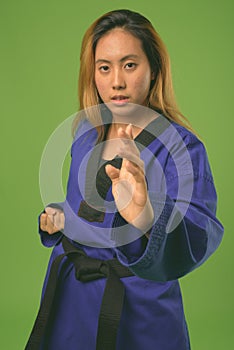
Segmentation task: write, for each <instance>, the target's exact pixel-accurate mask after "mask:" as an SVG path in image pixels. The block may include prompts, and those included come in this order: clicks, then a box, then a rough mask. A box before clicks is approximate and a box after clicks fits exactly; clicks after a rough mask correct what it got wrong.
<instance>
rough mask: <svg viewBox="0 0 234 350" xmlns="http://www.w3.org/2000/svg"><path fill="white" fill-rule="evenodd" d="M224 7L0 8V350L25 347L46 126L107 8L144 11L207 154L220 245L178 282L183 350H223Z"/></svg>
mask: <svg viewBox="0 0 234 350" xmlns="http://www.w3.org/2000/svg"><path fill="white" fill-rule="evenodd" d="M233 4H234V3H233V1H231V0H230V1H228V0H223V1H212V0H207V1H205V0H196V1H188V0H178V1H174V0H171V1H167V0H154V1H149V0H145V1H131V0H126V1H115V2H111V1H102V2H95V1H88V0H87V1H84V2H82V1H78V0H76V1H75V0H68V1H59V0H47V1H45V0H41V1H40V2H39V1H35V0H31V1H29V0H21V1H17V0H9V1H8V2H6V1H5V2H3V1H1V4H0V16H1V18H0V26H1V36H2V38H1V41H0V45H1V65H0V81H1V104H0V109H1V137H0V139H1V181H0V193H1V211H0V213H1V250H0V259H1V265H0V266H1V288H0V293H1V295H0V303H1V305H0V332H1V337H0V348H1V349H3V350H17V349H23V348H24V344H25V342H26V339H27V337H28V335H29V331H30V330H31V327H32V323H33V321H34V318H35V315H36V312H37V309H38V305H39V300H40V293H41V287H42V283H43V279H44V274H45V269H46V266H47V262H48V258H49V254H50V250H49V249H46V248H44V247H42V246H41V245H40V241H39V237H38V235H37V215H38V213H39V212H40V211H41V209H42V207H43V205H42V201H41V198H40V190H39V183H38V174H39V164H40V158H41V154H42V151H43V147H44V146H45V144H46V142H47V139H48V138H49V136H50V135H51V133H52V132H53V130H54V129H55V128H56V127H57V126H58V125H59V124H60V123H61V122H62V121H63V120H64V119H66V118H67V117H68V116H70V115H71V114H73V113H74V112H75V111H76V110H77V106H78V103H77V75H78V66H79V50H80V43H81V38H82V36H83V34H84V32H85V29H86V28H87V27H88V26H89V25H90V24H91V23H92V22H93V21H94V20H95V19H96V18H97V17H98V16H100V15H101V14H102V13H105V12H107V11H109V10H111V9H116V8H130V9H133V10H136V11H139V12H141V13H142V14H144V15H145V16H146V17H148V18H149V19H150V20H151V21H152V23H153V24H154V26H155V27H156V29H157V30H158V32H159V33H160V35H161V37H162V39H163V40H164V42H165V43H166V45H167V48H168V51H169V53H170V56H171V61H172V70H173V79H174V85H175V90H176V95H177V99H178V102H179V105H180V107H181V110H182V112H183V113H184V114H185V115H186V116H187V117H188V118H189V119H190V121H191V123H192V125H193V127H194V128H195V129H196V130H197V132H198V133H199V134H200V135H201V137H202V139H203V140H204V142H205V145H206V147H207V150H208V155H209V159H210V163H211V166H212V170H213V174H214V178H215V183H216V187H217V192H218V196H219V206H218V217H219V218H220V220H221V221H222V223H223V224H224V226H225V237H224V240H223V242H222V244H221V246H220V248H219V249H218V251H217V252H216V253H215V255H214V256H212V257H211V258H210V260H209V261H208V262H207V263H206V264H204V265H203V266H202V267H200V268H199V269H198V270H196V271H194V272H192V273H191V274H190V275H188V276H186V277H184V278H182V279H181V285H182V290H183V296H184V305H185V312H186V316H187V321H188V325H189V329H190V336H191V343H192V349H193V350H211V349H212V350H215V349H217V350H218V349H219V350H220V349H225V350H226V349H231V348H232V345H231V344H233V342H234V331H233V312H234V303H233V290H232V287H233V267H234V266H233V262H234V260H233V254H232V251H233V243H234V239H233V230H232V226H233V225H232V217H233V214H232V209H233V207H232V203H233V183H232V178H233V177H232V170H233V149H232V140H233V113H232V103H233V81H234V79H233V78H234V77H233V18H232V17H233V10H234V6H233ZM74 350H75V349H74ZM150 350H151V349H150ZM160 350H163V349H160ZM178 350H179V349H178Z"/></svg>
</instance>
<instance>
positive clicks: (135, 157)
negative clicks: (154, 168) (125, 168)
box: [118, 148, 145, 172]
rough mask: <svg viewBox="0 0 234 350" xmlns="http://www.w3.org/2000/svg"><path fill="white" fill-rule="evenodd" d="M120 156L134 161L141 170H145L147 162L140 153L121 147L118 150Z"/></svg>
mask: <svg viewBox="0 0 234 350" xmlns="http://www.w3.org/2000/svg"><path fill="white" fill-rule="evenodd" d="M118 156H119V157H121V158H123V159H127V160H128V161H130V162H132V163H134V164H135V165H137V166H138V167H139V168H140V169H141V171H143V172H144V169H145V164H144V162H143V160H142V159H141V158H140V157H139V155H138V154H134V153H133V152H131V150H128V149H125V148H120V149H119V151H118Z"/></svg>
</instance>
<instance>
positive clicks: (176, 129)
mask: <svg viewBox="0 0 234 350" xmlns="http://www.w3.org/2000/svg"><path fill="white" fill-rule="evenodd" d="M96 139H97V132H96V129H95V128H94V127H92V126H91V124H90V123H89V122H88V121H87V120H84V121H82V122H81V123H80V126H79V128H78V131H77V134H76V136H75V138H74V142H73V145H72V148H71V156H72V160H71V167H70V174H69V180H68V186H67V196H66V200H65V201H64V202H63V203H59V204H57V206H58V207H60V208H62V209H63V211H64V214H65V228H64V231H63V232H58V233H55V234H54V235H48V234H47V233H46V232H43V231H41V230H39V231H40V235H41V240H42V243H43V244H44V245H45V246H48V247H52V246H54V248H53V251H52V254H51V258H50V262H49V266H48V271H47V275H46V278H45V283H44V290H45V287H46V284H47V280H48V275H49V271H50V267H51V264H52V262H53V261H54V259H55V258H56V257H57V256H58V255H60V254H62V253H63V247H62V244H61V237H62V236H63V234H65V235H66V236H67V237H68V238H69V240H70V241H71V242H73V244H74V245H75V246H76V247H79V248H81V249H82V250H83V251H85V253H86V254H87V255H88V256H90V257H93V258H97V259H102V260H108V259H112V258H114V257H116V258H117V259H118V260H119V261H120V262H121V263H122V264H123V265H125V266H127V267H129V269H130V270H131V271H132V272H133V273H134V276H132V277H124V278H122V279H121V280H122V282H123V284H124V286H125V298H124V305H123V311H122V315H121V320H120V325H119V330H118V337H117V343H116V349H117V350H131V349H134V350H144V349H149V350H151V349H152V350H155V349H159V350H188V349H190V345H189V336H188V332H187V326H186V321H185V316H184V310H183V304H182V298H181V292H180V287H179V282H178V278H179V277H181V276H184V275H185V274H187V273H189V272H190V271H192V270H193V269H195V268H196V267H198V266H199V265H201V264H202V263H203V262H204V261H205V260H206V259H207V258H208V257H209V256H210V255H211V254H212V253H213V252H214V251H215V250H216V248H217V247H218V246H219V244H220V241H221V239H222V234H223V227H222V225H221V224H220V222H219V221H218V220H217V218H216V200H217V198H216V191H215V187H214V183H213V178H212V174H211V170H210V166H209V163H208V159H207V154H206V151H205V148H204V145H203V144H202V142H201V141H200V140H199V139H198V138H197V137H196V136H195V135H194V134H192V133H191V132H190V131H188V130H187V129H185V128H184V127H182V126H180V125H178V124H176V123H174V122H171V121H168V120H167V119H166V118H164V117H163V116H159V117H158V118H157V119H155V120H154V121H153V122H151V123H150V124H149V125H148V126H147V127H146V128H145V129H144V130H143V131H142V132H141V133H140V134H139V135H138V136H137V137H136V139H135V142H136V145H137V147H138V148H139V150H140V152H141V159H143V160H144V163H145V176H146V181H147V186H148V192H149V197H150V200H151V203H152V206H153V208H154V213H155V221H154V223H153V225H152V228H151V229H150V231H149V232H148V233H149V239H147V238H146V237H145V235H142V232H140V231H139V230H137V229H136V228H135V227H133V226H132V225H129V224H128V223H127V222H125V220H124V219H123V218H122V217H121V215H120V214H119V213H118V211H117V210H116V208H115V205H114V200H113V196H112V192H111V184H110V180H109V178H108V177H107V176H106V175H105V172H104V171H103V169H104V166H105V164H106V162H105V161H104V160H102V159H100V155H101V150H102V148H101V146H102V145H101V144H100V145H98V144H97V143H96ZM112 163H113V164H114V165H116V166H119V167H120V166H121V159H118V157H117V158H116V159H114V160H113V162H112ZM95 203H96V204H97V205H96V207H95ZM58 279H59V285H58V287H57V289H58V291H57V294H56V301H55V307H54V317H53V322H52V324H51V326H50V331H49V339H47V340H48V342H49V347H48V348H49V349H50V350H64V349H66V350H75V349H81V350H94V349H95V343H96V335H97V327H98V316H99V312H100V307H101V301H102V295H103V291H104V287H105V283H106V281H105V279H104V278H102V279H98V280H95V281H90V282H86V283H84V282H80V281H78V280H77V279H76V277H75V270H74V266H73V264H72V263H71V262H70V261H68V260H67V259H66V258H65V259H64V261H63V262H62V264H61V267H60V271H59V277H58ZM44 290H43V291H44ZM114 302H115V300H113V303H114Z"/></svg>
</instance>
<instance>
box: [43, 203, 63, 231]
mask: <svg viewBox="0 0 234 350" xmlns="http://www.w3.org/2000/svg"><path fill="white" fill-rule="evenodd" d="M64 222H65V216H64V213H63V211H62V210H61V209H57V208H51V207H47V208H46V209H45V213H43V214H41V217H40V228H41V230H42V231H45V232H48V234H49V235H52V234H54V233H56V232H58V231H61V230H62V229H64Z"/></svg>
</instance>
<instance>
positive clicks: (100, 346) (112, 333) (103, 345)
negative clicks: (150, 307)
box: [25, 236, 133, 350]
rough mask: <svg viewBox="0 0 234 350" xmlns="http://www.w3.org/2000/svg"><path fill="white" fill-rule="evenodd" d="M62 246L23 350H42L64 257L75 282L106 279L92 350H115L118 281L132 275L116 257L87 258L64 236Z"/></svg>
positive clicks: (121, 294)
mask: <svg viewBox="0 0 234 350" xmlns="http://www.w3.org/2000/svg"><path fill="white" fill-rule="evenodd" d="M62 245H63V249H64V254H61V255H59V256H57V257H56V258H55V259H54V261H53V263H52V265H51V269H50V274H49V278H48V282H47V286H46V290H45V294H44V298H43V300H42V302H41V306H40V309H39V311H38V315H37V318H36V321H35V323H34V326H33V329H32V332H31V334H30V337H29V340H28V342H27V345H26V347H25V350H39V349H42V348H41V344H42V341H43V339H45V337H46V331H47V329H48V328H49V326H50V322H51V321H52V307H53V301H54V297H55V292H56V285H57V281H58V278H57V277H58V270H59V266H60V263H61V261H62V260H63V258H64V257H65V256H66V257H68V259H70V260H71V261H72V262H73V264H74V266H75V273H76V278H77V279H78V280H79V281H81V282H88V281H93V280H96V279H99V278H103V277H106V278H107V281H106V286H105V290H104V294H103V298H102V305H101V310H100V314H99V321H98V330H97V341H96V350H115V348H116V338H117V332H118V326H119V322H120V317H121V312H122V307H123V302H124V292H125V289H124V285H123V283H122V282H121V280H120V278H121V277H129V276H133V273H132V272H131V271H130V270H129V269H128V268H127V267H125V266H123V265H121V263H120V262H119V261H118V260H117V259H116V258H114V259H111V260H99V259H93V258H90V257H89V256H87V255H86V253H85V252H84V251H83V250H82V249H78V248H76V247H75V246H74V245H73V244H72V243H71V242H70V241H69V240H68V239H67V238H66V237H65V236H64V237H63V239H62ZM45 349H47V346H46V345H44V346H43V350H45ZM72 350H73V349H72Z"/></svg>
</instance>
